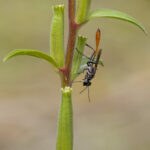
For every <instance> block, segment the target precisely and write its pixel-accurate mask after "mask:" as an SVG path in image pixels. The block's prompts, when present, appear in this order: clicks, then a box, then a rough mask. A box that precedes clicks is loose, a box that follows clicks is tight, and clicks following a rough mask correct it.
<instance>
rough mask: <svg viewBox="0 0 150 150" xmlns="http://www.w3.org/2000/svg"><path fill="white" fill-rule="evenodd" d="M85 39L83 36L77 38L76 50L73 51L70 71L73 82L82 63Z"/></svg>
mask: <svg viewBox="0 0 150 150" xmlns="http://www.w3.org/2000/svg"><path fill="white" fill-rule="evenodd" d="M86 40H87V38H86V37H83V36H78V42H77V50H75V53H74V57H73V63H72V70H71V78H72V80H74V79H75V78H76V77H77V76H78V70H79V68H80V66H81V61H82V54H83V51H84V46H85V42H86Z"/></svg>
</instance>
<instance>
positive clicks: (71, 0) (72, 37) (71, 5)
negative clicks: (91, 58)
mask: <svg viewBox="0 0 150 150" xmlns="http://www.w3.org/2000/svg"><path fill="white" fill-rule="evenodd" d="M68 17H69V35H68V44H67V53H66V60H65V78H64V79H65V85H66V86H71V82H70V79H71V77H70V75H71V67H72V59H73V53H74V46H75V42H76V34H77V28H78V25H77V24H76V23H75V0H68Z"/></svg>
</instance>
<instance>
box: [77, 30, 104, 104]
mask: <svg viewBox="0 0 150 150" xmlns="http://www.w3.org/2000/svg"><path fill="white" fill-rule="evenodd" d="M99 43H100V29H98V30H97V31H96V50H94V49H93V48H92V47H91V46H90V45H88V44H86V46H88V47H89V48H90V49H92V50H93V53H92V55H91V57H87V56H85V55H84V54H82V55H83V56H84V57H86V58H87V59H88V61H87V63H86V65H87V67H86V68H85V69H84V70H83V71H85V70H86V74H85V76H84V79H83V86H86V87H85V88H84V89H83V90H82V91H81V92H80V93H82V92H83V91H84V90H85V89H87V88H88V98H89V101H90V96H89V86H91V80H92V79H93V78H94V76H95V74H96V70H97V66H98V64H99V60H100V56H101V53H102V49H100V50H98V47H99ZM77 51H78V49H77ZM78 52H79V51H78ZM79 53H80V52H79Z"/></svg>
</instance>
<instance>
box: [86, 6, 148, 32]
mask: <svg viewBox="0 0 150 150" xmlns="http://www.w3.org/2000/svg"><path fill="white" fill-rule="evenodd" d="M102 17H105V18H115V19H119V20H124V21H127V22H131V23H132V24H134V25H136V26H138V27H139V28H140V29H141V30H142V31H144V33H145V34H147V31H146V30H145V28H144V26H143V25H142V24H141V23H140V22H139V21H137V20H136V19H135V18H133V17H131V16H129V15H127V14H125V13H122V12H120V11H115V10H109V9H98V10H94V11H92V12H90V13H89V16H88V17H87V18H86V21H89V20H91V19H94V18H102Z"/></svg>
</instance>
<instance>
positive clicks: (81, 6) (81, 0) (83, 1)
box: [75, 0, 91, 24]
mask: <svg viewBox="0 0 150 150" xmlns="http://www.w3.org/2000/svg"><path fill="white" fill-rule="evenodd" d="M90 6H91V0H78V3H77V10H76V18H75V21H76V23H77V24H81V23H82V22H84V21H85V18H86V17H87V16H88V14H89V11H90Z"/></svg>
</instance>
